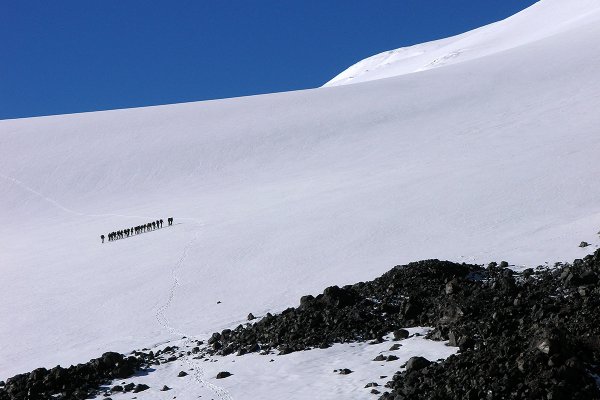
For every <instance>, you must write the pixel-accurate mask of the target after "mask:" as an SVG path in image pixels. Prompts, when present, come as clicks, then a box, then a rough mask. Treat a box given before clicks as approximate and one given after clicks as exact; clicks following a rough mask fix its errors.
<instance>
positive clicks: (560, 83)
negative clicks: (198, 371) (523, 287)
mask: <svg viewBox="0 0 600 400" xmlns="http://www.w3.org/2000/svg"><path fill="white" fill-rule="evenodd" d="M560 4H563V7H562V10H563V12H559V11H560V9H558V8H557V7H559V6H560ZM536 7H537V8H539V9H540V10H551V9H555V8H556V12H555V13H554V15H553V16H552V18H554V19H552V20H544V21H539V20H538V19H539V17H538V16H536V15H537V14H536V13H535V12H534V11H535V9H533V10H530V11H528V12H526V13H523V14H522V15H521V16H519V17H515V20H519V19H523V18H527V17H528V16H530V17H529V19H530V20H529V21H524V22H522V23H521V25H519V26H529V25H531V26H535V25H544V26H546V25H548V26H551V27H553V29H555V31H554V34H553V35H541V36H540V37H538V38H537V39H536V40H535V41H531V40H528V41H524V42H523V43H521V44H519V45H513V46H508V45H505V46H504V47H505V49H504V51H502V52H493V53H491V54H488V55H486V56H481V57H472V58H471V59H469V61H468V62H466V61H465V62H462V63H460V64H457V65H447V66H446V67H445V68H436V69H430V70H427V71H423V72H422V73H419V74H410V75H403V76H398V77H395V78H392V79H386V80H376V81H373V82H369V83H365V84H362V85H347V86H340V87H332V88H325V89H316V90H307V91H300V92H291V93H281V94H273V95H265V96H256V97H246V98H237V99H228V100H220V101H210V102H200V103H189V104H179V105H171V106H161V107H148V108H140V109H130V110H118V111H109V112H97V113H86V114H76V115H62V116H53V117H44V118H29V119H22V120H7V121H0V149H1V150H2V157H0V221H2V223H1V224H0V266H1V280H2V290H1V291H0V304H2V314H1V315H2V323H1V324H0V378H5V377H8V376H11V375H13V374H16V373H19V372H23V371H27V370H31V369H33V368H35V367H38V366H50V367H51V366H54V365H56V364H58V363H60V364H63V365H64V364H68V363H76V362H81V361H86V360H88V359H89V358H91V357H94V356H98V355H99V354H100V353H102V352H104V351H106V350H108V349H112V350H117V351H123V352H125V351H129V350H132V349H134V348H138V347H144V346H151V345H153V344H155V343H158V342H161V341H165V340H170V339H173V338H176V337H180V336H181V335H183V334H185V335H200V336H201V335H205V334H209V333H211V332H213V331H215V330H217V329H219V328H223V327H230V326H232V325H236V324H237V323H238V322H239V321H243V320H245V317H246V315H247V314H248V313H249V312H253V313H254V314H255V315H262V314H264V313H266V312H267V311H273V310H275V311H276V310H281V309H283V308H284V307H287V306H290V305H296V304H297V302H298V299H299V297H300V296H301V295H304V294H307V293H311V292H312V293H315V292H320V291H321V290H322V289H323V288H324V287H325V286H328V285H330V284H345V283H350V282H355V281H360V280H365V279H370V278H373V277H375V276H377V275H379V274H380V273H382V272H384V271H386V270H387V269H389V268H390V267H391V266H393V265H396V264H400V263H404V262H408V261H414V260H418V259H423V258H444V259H450V260H458V261H461V260H464V261H476V262H481V263H484V262H489V261H492V260H496V261H499V260H501V259H507V260H509V261H511V262H514V263H516V264H519V265H522V264H529V265H536V264H538V263H543V262H546V261H548V262H553V261H559V260H571V259H573V258H576V257H580V256H582V255H584V254H586V251H587V250H583V249H580V248H579V247H578V244H579V242H580V241H582V240H586V241H588V242H590V243H593V244H594V245H595V244H597V243H598V240H597V237H596V232H597V231H598V229H599V228H600V201H599V199H600V185H598V176H599V174H600V164H599V163H598V162H597V158H598V154H600V134H599V133H600V113H598V109H599V107H600V72H599V69H598V66H600V47H599V46H598V43H600V23H599V22H600V14H599V13H598V12H597V10H598V8H599V5H598V3H597V2H596V1H593V2H592V1H586V0H576V1H569V2H558V1H555V0H546V1H544V2H542V3H540V4H539V5H538V6H536ZM573 10H574V11H573ZM571 12H573V14H569V13H571ZM575 13H577V15H579V16H580V18H579V19H577V15H575ZM545 15H546V14H545ZM547 15H548V18H549V16H550V14H549V13H548V14H547ZM563 15H567V18H566V21H569V22H568V23H564V24H563V23H562V22H561V21H562V20H563ZM498 26H499V27H501V26H502V25H498ZM498 29H500V28H498ZM506 29H507V31H506V32H504V34H505V35H507V36H515V35H516V34H514V35H513V34H511V32H510V31H508V28H506ZM511 29H512V28H511ZM514 29H516V28H514ZM519 34H520V33H519ZM502 36H503V35H502V34H500V33H499V34H498V35H497V37H498V40H500V39H499V38H500V37H502ZM466 47H468V46H466ZM169 216H173V217H175V225H174V226H173V227H169V228H163V229H161V230H159V231H156V232H152V233H146V234H142V235H139V236H136V237H134V238H129V239H125V240H120V241H118V242H114V243H105V244H101V243H100V238H99V235H100V234H101V233H105V234H106V232H108V231H110V230H113V229H118V228H125V227H129V226H132V225H135V224H139V223H141V222H147V221H149V220H154V219H157V218H163V219H165V220H166V218H167V217H169ZM594 248H595V246H593V247H592V249H594ZM218 301H221V303H220V304H217V302H218Z"/></svg>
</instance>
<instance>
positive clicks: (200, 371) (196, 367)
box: [0, 173, 232, 400]
mask: <svg viewBox="0 0 600 400" xmlns="http://www.w3.org/2000/svg"><path fill="white" fill-rule="evenodd" d="M0 178H2V179H4V180H7V181H9V182H11V183H13V184H15V185H16V186H18V187H20V188H22V189H23V190H25V191H27V192H30V193H32V194H34V195H36V196H37V197H40V198H41V199H43V200H45V201H47V202H48V203H50V204H52V205H53V206H55V207H57V208H59V209H60V210H62V211H64V212H66V213H68V214H73V215H76V216H79V217H93V218H101V217H121V218H143V219H154V217H147V216H142V215H123V214H112V213H107V214H86V213H82V212H79V211H76V210H73V209H70V208H67V207H65V206H63V205H62V204H60V203H59V202H57V201H56V200H54V199H52V198H50V197H47V196H45V195H43V194H42V193H40V192H38V191H37V190H35V189H33V188H31V187H30V186H28V185H26V184H25V183H23V182H22V181H20V180H18V179H16V178H12V177H10V176H6V175H4V174H2V173H0ZM178 220H179V221H191V222H193V223H194V224H196V225H197V226H198V227H202V226H204V224H203V223H201V222H199V221H198V220H197V219H195V218H178ZM199 235H200V232H199V231H196V232H195V233H194V235H193V237H192V239H190V241H189V242H188V243H187V244H186V245H185V247H184V248H183V254H182V255H181V257H180V258H179V260H177V262H176V263H175V265H174V266H173V268H172V269H171V275H172V276H173V284H172V285H171V288H170V289H169V296H168V298H167V302H166V303H165V304H163V305H162V306H160V307H159V308H158V309H157V311H156V313H155V318H156V320H157V322H158V323H159V325H161V326H162V327H163V328H165V329H166V330H167V331H168V332H169V333H171V334H172V335H176V336H183V337H185V342H184V345H185V346H187V347H188V348H189V347H191V346H192V344H193V342H192V340H191V339H190V338H189V336H190V335H188V334H186V333H183V332H180V331H178V330H177V329H175V328H174V327H173V326H171V324H170V323H169V319H168V318H167V316H166V311H167V310H168V309H169V307H170V306H171V303H172V302H173V299H174V298H175V292H176V291H177V288H178V287H179V286H180V283H179V276H178V275H177V272H178V271H179V269H180V268H181V266H182V265H183V263H184V262H185V259H186V258H187V255H188V252H189V250H190V248H191V247H192V246H193V244H194V243H195V242H196V241H197V240H198V236H199ZM183 354H184V356H183V359H184V361H185V363H186V364H188V366H190V368H191V369H192V370H193V371H194V372H193V374H192V375H193V377H194V380H195V381H196V382H197V383H198V384H200V385H201V386H204V387H206V388H208V389H209V390H211V391H212V392H213V393H214V394H215V395H216V396H217V397H218V398H219V399H221V400H232V397H231V395H230V394H229V392H228V391H227V390H226V389H224V388H222V387H220V386H217V385H215V384H213V383H211V382H209V381H207V380H206V379H205V378H204V376H205V375H204V374H205V372H204V368H202V367H201V363H200V362H199V361H198V362H196V361H192V360H190V356H188V355H187V352H185V351H184V353H183Z"/></svg>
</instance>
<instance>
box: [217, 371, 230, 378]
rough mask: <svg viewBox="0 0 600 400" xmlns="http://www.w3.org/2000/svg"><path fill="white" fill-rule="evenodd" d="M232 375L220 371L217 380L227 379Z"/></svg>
mask: <svg viewBox="0 0 600 400" xmlns="http://www.w3.org/2000/svg"><path fill="white" fill-rule="evenodd" d="M231 375H232V374H231V373H230V372H227V371H221V372H219V373H218V374H217V379H224V378H227V377H230V376H231Z"/></svg>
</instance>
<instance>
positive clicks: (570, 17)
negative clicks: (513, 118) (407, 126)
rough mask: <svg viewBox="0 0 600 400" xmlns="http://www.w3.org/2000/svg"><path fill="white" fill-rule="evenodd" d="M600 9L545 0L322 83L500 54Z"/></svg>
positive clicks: (593, 19) (590, 18)
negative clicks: (479, 26)
mask: <svg viewBox="0 0 600 400" xmlns="http://www.w3.org/2000/svg"><path fill="white" fill-rule="evenodd" d="M599 13H600V2H598V1H597V0H575V1H565V0H543V1H540V2H538V3H536V4H534V5H533V6H531V7H529V8H528V9H526V10H524V11H522V12H520V13H518V14H516V15H513V16H512V17H510V18H507V19H505V20H504V21H500V22H497V23H494V24H491V25H488V26H484V27H482V28H479V29H475V30H473V31H470V32H466V33H463V34H461V35H457V36H454V37H451V38H447V39H442V40H436V41H433V42H429V43H423V44H418V45H415V46H410V47H404V48H400V49H396V50H391V51H386V52H384V53H380V54H377V55H374V56H372V57H369V58H367V59H364V60H362V61H360V62H358V63H356V64H354V65H352V66H351V67H349V68H348V69H346V70H345V71H343V72H342V73H341V74H339V75H337V76H336V77H335V78H333V79H332V80H331V81H329V82H327V83H326V84H325V86H338V85H347V84H352V83H359V82H367V81H372V80H375V79H382V78H389V77H393V76H399V75H405V74H411V73H415V72H421V71H427V70H430V69H433V68H438V67H441V66H444V65H453V64H457V63H461V62H465V61H469V60H473V59H476V58H480V57H485V56H488V55H491V54H497V53H501V52H503V51H506V50H509V49H513V48H516V47H519V46H523V45H527V44H529V43H534V42H536V41H538V40H543V39H548V38H551V37H552V36H554V35H558V34H561V33H564V32H567V31H570V30H571V29H574V28H575V29H576V28H579V27H582V26H584V25H587V24H595V23H598V19H599V16H598V14H599ZM562 57H563V55H562V54H561V53H556V54H555V55H554V57H552V58H549V59H548V60H546V62H560V60H562Z"/></svg>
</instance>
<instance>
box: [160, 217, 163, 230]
mask: <svg viewBox="0 0 600 400" xmlns="http://www.w3.org/2000/svg"><path fill="white" fill-rule="evenodd" d="M159 222H160V227H161V228H162V224H163V220H162V219H161V220H160V221H159Z"/></svg>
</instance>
